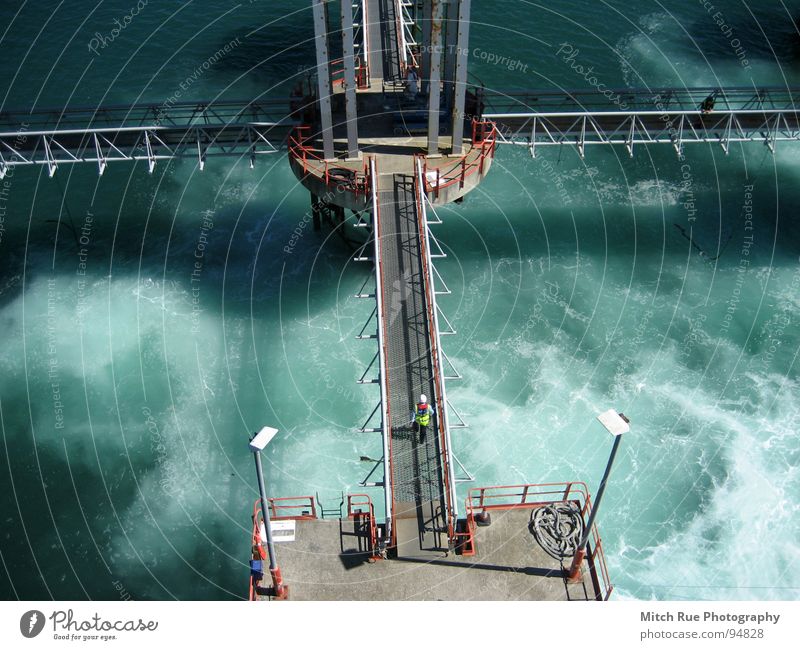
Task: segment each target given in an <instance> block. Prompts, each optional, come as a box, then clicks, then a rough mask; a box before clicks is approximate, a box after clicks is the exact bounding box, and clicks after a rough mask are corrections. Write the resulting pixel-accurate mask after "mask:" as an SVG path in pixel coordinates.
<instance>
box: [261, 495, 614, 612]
mask: <svg viewBox="0 0 800 650" xmlns="http://www.w3.org/2000/svg"><path fill="white" fill-rule="evenodd" d="M533 512H534V511H533V510H529V509H519V510H508V511H503V512H495V513H493V515H492V518H493V523H492V524H491V526H488V527H485V528H478V529H477V533H476V547H477V555H475V556H472V557H466V556H462V555H456V554H455V553H452V552H451V553H449V554H445V553H441V554H440V555H439V556H438V557H429V558H426V559H424V560H421V559H415V558H406V559H388V560H377V561H374V562H371V561H370V553H369V552H368V550H367V546H368V545H367V544H366V541H365V537H364V534H363V531H359V524H356V523H354V522H353V521H351V520H338V519H331V520H323V519H317V520H313V521H298V522H297V529H296V534H295V540H294V541H292V542H284V543H279V544H277V545H276V547H277V557H278V563H279V565H280V567H281V569H282V571H283V575H284V576H285V578H286V582H287V584H288V585H289V593H290V599H291V600H548V601H570V600H578V601H586V600H596V599H599V598H600V588H599V586H598V584H597V583H596V581H595V579H594V570H593V567H589V568H588V569H587V570H586V571H584V578H583V582H581V583H576V584H568V583H567V582H566V581H565V579H564V577H563V570H562V564H561V562H560V561H558V560H555V559H553V558H552V557H550V556H549V555H548V554H547V553H545V552H544V550H543V549H542V548H541V547H540V546H539V544H538V542H537V541H536V539H535V537H534V536H533V534H532V533H531V532H530V531H529V522H530V520H531V516H532V513H533ZM566 568H568V562H567V567H566ZM264 591H265V592H266V591H267V590H264ZM259 598H260V599H262V600H268V599H269V596H268V595H266V593H265V594H264V595H260V596H259Z"/></svg>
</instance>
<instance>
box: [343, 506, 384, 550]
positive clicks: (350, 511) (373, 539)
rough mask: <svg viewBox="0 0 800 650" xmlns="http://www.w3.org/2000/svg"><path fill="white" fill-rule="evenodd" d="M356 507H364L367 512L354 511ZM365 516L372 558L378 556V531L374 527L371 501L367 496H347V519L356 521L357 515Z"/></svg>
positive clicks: (373, 509)
mask: <svg viewBox="0 0 800 650" xmlns="http://www.w3.org/2000/svg"><path fill="white" fill-rule="evenodd" d="M356 506H366V507H367V512H366V513H365V512H363V511H361V510H358V511H356V510H355V509H354V508H355V507H356ZM364 514H366V515H367V516H368V517H369V542H370V550H371V551H372V555H373V557H376V556H377V555H378V530H377V527H376V525H375V508H374V507H373V506H372V499H370V498H369V495H368V494H348V495H347V518H348V519H356V517H357V516H358V515H364Z"/></svg>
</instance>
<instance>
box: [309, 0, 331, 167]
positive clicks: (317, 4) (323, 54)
mask: <svg viewBox="0 0 800 650" xmlns="http://www.w3.org/2000/svg"><path fill="white" fill-rule="evenodd" d="M312 2H313V10H314V43H315V44H316V49H317V106H318V107H319V115H320V125H321V129H322V150H323V155H324V156H325V158H326V159H331V158H333V157H334V150H333V119H332V117H331V72H330V58H329V51H328V21H327V7H326V6H325V5H326V2H327V0H312Z"/></svg>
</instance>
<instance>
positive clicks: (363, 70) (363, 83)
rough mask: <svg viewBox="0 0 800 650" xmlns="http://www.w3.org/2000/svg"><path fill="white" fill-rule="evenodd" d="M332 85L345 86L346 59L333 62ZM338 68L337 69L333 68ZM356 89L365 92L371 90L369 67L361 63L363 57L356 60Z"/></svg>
mask: <svg viewBox="0 0 800 650" xmlns="http://www.w3.org/2000/svg"><path fill="white" fill-rule="evenodd" d="M330 65H331V66H332V69H331V83H332V84H333V85H334V86H344V59H334V60H333V61H331V63H330ZM333 66H336V67H333ZM355 70H356V88H358V89H359V90H364V89H365V88H369V66H368V64H367V63H363V64H362V63H361V57H360V56H357V57H356V58H355Z"/></svg>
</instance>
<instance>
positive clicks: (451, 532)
mask: <svg viewBox="0 0 800 650" xmlns="http://www.w3.org/2000/svg"><path fill="white" fill-rule="evenodd" d="M416 167H417V178H416V182H415V183H414V186H415V190H416V201H417V215H418V217H419V218H418V219H417V228H418V230H419V237H420V247H421V248H422V256H423V260H422V267H423V281H424V285H425V287H424V288H425V303H426V310H427V312H428V328H429V333H430V334H431V357H432V362H433V363H432V365H433V377H434V386H435V389H436V395H435V398H436V420H437V423H438V424H439V436H440V439H441V445H442V457H443V461H442V470H443V471H442V473H443V475H444V488H445V510H446V512H447V534H448V539H449V540H450V542H451V543H454V542H455V539H456V535H455V524H456V518H457V516H458V509H457V505H456V495H455V475H454V474H453V466H452V463H451V457H450V445H451V441H450V428H449V426H448V422H447V409H446V394H445V387H444V381H443V379H442V377H443V374H444V371H443V366H442V364H443V361H442V356H441V354H440V348H441V341H440V337H439V318H438V314H437V312H436V298H435V295H434V293H433V288H432V282H433V279H432V278H431V274H430V268H431V266H432V262H431V256H430V249H429V247H428V237H427V229H428V223H427V217H426V214H427V212H426V209H425V197H424V196H423V191H424V189H423V188H424V177H423V175H422V167H423V165H422V161H421V160H420V159H419V158H417V160H416ZM430 329H432V330H433V331H432V332H430Z"/></svg>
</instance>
